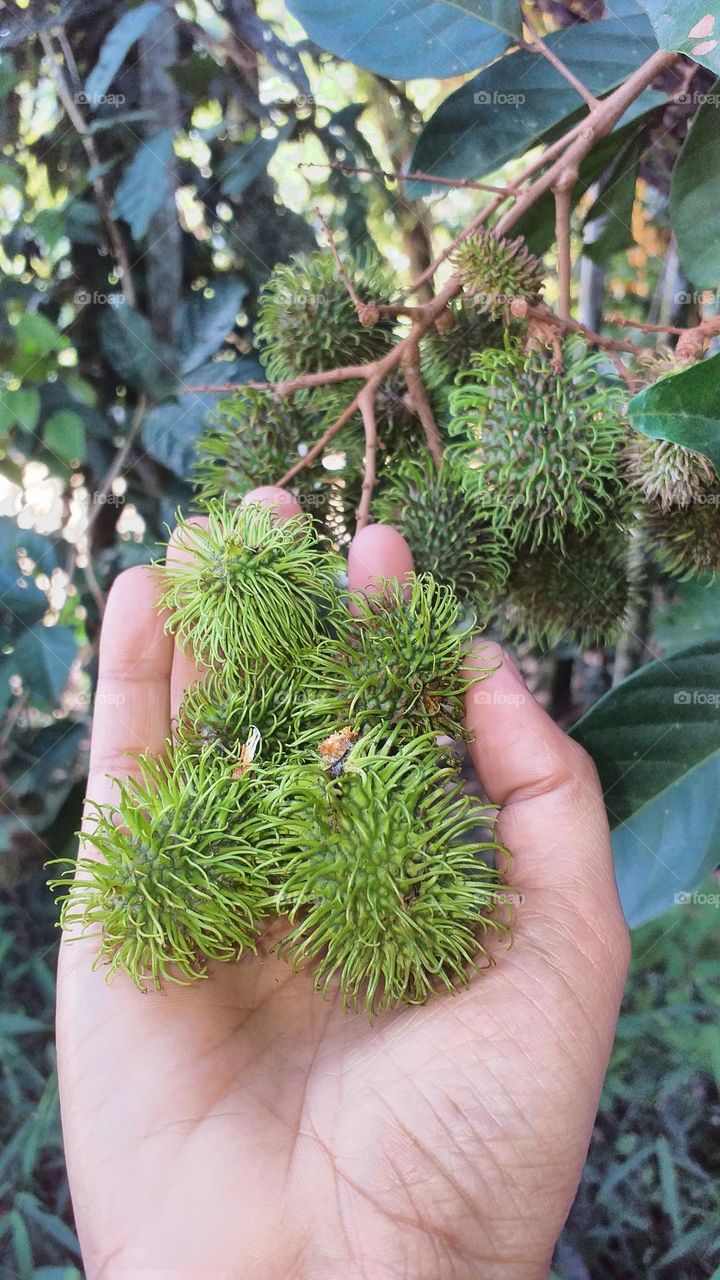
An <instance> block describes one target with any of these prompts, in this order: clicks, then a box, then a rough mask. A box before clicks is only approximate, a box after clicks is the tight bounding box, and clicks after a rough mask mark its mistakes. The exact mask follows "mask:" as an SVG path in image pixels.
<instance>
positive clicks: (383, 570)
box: [348, 524, 413, 595]
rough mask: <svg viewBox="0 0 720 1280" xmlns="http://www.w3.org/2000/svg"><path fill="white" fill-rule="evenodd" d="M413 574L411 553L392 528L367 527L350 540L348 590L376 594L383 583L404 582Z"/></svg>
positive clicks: (376, 525) (369, 525)
mask: <svg viewBox="0 0 720 1280" xmlns="http://www.w3.org/2000/svg"><path fill="white" fill-rule="evenodd" d="M412 572H413V558H412V552H411V550H410V548H409V546H408V544H407V542H406V541H405V539H404V538H403V536H402V534H400V533H398V531H397V529H394V528H393V526H392V525H390V524H368V525H366V526H365V528H364V529H361V530H360V532H359V533H357V534H356V535H355V537H354V538H353V540H352V542H351V544H350V551H349V553H348V586H349V588H350V591H363V592H365V594H366V595H377V593H378V591H380V590H381V589H382V583H383V581H384V580H387V579H397V581H398V582H400V583H403V582H406V581H407V579H408V577H409V576H410V574H411V573H412Z"/></svg>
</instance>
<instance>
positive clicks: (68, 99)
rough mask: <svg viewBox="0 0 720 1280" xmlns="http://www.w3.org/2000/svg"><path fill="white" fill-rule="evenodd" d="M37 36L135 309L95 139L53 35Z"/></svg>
mask: <svg viewBox="0 0 720 1280" xmlns="http://www.w3.org/2000/svg"><path fill="white" fill-rule="evenodd" d="M38 35H39V38H40V43H41V45H42V47H43V49H44V51H45V54H46V56H47V59H48V63H49V65H50V74H51V76H52V78H53V80H54V81H55V87H56V89H57V93H58V97H59V99H60V101H61V102H62V105H63V108H64V110H65V114H66V115H67V117H68V119H69V120H70V122H71V124H72V125H73V126H74V128H75V130H76V132H77V134H78V136H79V138H80V141H81V143H82V145H83V149H84V151H85V155H86V156H87V158H88V161H89V163H90V168H91V170H92V171H93V172H94V173H95V177H93V179H92V188H93V191H94V192H95V199H96V200H97V206H98V211H99V213H100V217H101V218H102V221H103V225H104V227H105V232H106V234H107V238H108V242H109V244H110V248H111V250H112V255H113V258H114V259H115V262H116V263H117V266H118V267H119V268H120V281H121V285H122V291H123V297H124V298H125V301H126V302H127V304H128V306H129V307H134V306H135V305H136V302H137V299H136V295H135V286H134V284H133V279H132V272H131V270H130V259H129V257H128V254H127V250H126V248H125V242H124V240H123V238H122V236H121V234H120V231H119V229H118V226H117V224H116V223H115V221H114V220H113V217H112V214H111V213H110V200H109V199H108V195H107V192H106V190H105V184H104V182H103V180H102V178H101V177H100V176H99V174H100V156H99V155H98V151H97V148H96V146H95V142H94V139H93V136H92V134H91V133H90V131H89V129H88V127H87V124H86V122H85V119H84V116H83V114H82V111H80V110H79V109H78V105H77V103H76V101H75V99H74V98H73V95H72V94H71V92H70V90H69V88H68V86H67V84H66V82H65V77H64V76H63V73H62V69H61V66H60V64H59V62H58V61H57V58H56V55H55V50H54V49H53V45H52V40H51V38H50V36H49V35H48V33H47V31H40V32H39V33H38Z"/></svg>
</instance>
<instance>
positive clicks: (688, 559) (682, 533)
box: [643, 484, 720, 582]
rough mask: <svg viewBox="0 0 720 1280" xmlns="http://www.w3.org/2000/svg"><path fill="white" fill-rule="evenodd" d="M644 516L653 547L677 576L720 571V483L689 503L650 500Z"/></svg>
mask: <svg viewBox="0 0 720 1280" xmlns="http://www.w3.org/2000/svg"><path fill="white" fill-rule="evenodd" d="M643 518H644V524H645V529H646V531H647V533H648V534H649V535H650V545H651V547H652V548H653V550H655V551H657V553H658V557H659V559H660V561H661V563H662V565H663V566H664V567H665V568H666V569H667V570H668V571H669V572H670V573H672V574H673V576H674V577H676V578H678V579H679V580H680V581H681V582H682V581H684V580H686V579H687V578H692V577H694V576H695V574H701V573H711V574H713V575H714V574H717V573H720V484H716V485H715V487H714V489H712V490H711V491H709V492H708V493H706V494H704V495H703V496H702V497H698V498H697V499H696V500H695V501H694V502H692V503H691V504H690V506H688V507H673V508H671V509H670V510H669V511H663V509H662V507H660V506H656V505H652V504H648V505H647V506H646V507H645V509H644V516H643Z"/></svg>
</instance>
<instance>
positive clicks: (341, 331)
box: [255, 252, 396, 381]
mask: <svg viewBox="0 0 720 1280" xmlns="http://www.w3.org/2000/svg"><path fill="white" fill-rule="evenodd" d="M350 274H351V276H352V280H353V284H354V286H355V290H356V292H357V294H358V296H359V297H360V298H361V299H362V301H363V302H389V301H390V300H391V299H392V297H393V294H394V292H395V290H396V284H395V280H394V277H393V275H392V273H391V272H389V271H388V270H387V268H386V267H384V266H383V265H382V264H381V263H380V262H379V261H378V260H377V259H374V258H372V259H368V260H367V261H366V262H365V263H364V264H362V265H357V266H356V268H355V269H354V270H353V271H351V272H350ZM394 328H395V323H394V321H393V320H392V319H389V318H387V317H381V318H380V319H379V320H378V321H377V323H376V324H374V325H372V326H371V327H369V328H366V327H364V326H363V325H362V324H361V323H360V321H359V320H358V316H357V312H356V311H355V306H354V303H353V301H352V298H350V297H349V295H348V292H347V289H346V288H345V285H344V284H343V282H342V280H341V279H340V277H339V275H338V272H337V268H336V266H335V261H334V259H333V256H332V254H331V253H327V252H318V253H312V254H300V255H298V256H297V257H295V258H294V259H293V260H292V262H291V263H289V264H288V263H283V264H280V265H279V266H276V267H275V269H274V271H273V273H272V275H271V276H270V279H269V280H268V282H267V284H265V285H264V286H263V288H262V290H261V292H260V301H259V313H258V322H257V325H256V326H255V336H256V338H257V340H258V341H259V342H260V343H261V344H262V345H263V346H264V348H265V350H264V352H261V358H262V360H263V363H264V364H265V368H266V369H267V373H268V377H269V378H270V379H271V380H272V381H281V380H282V379H284V378H292V377H295V376H297V375H299V374H302V373H317V372H319V371H320V370H323V369H332V368H335V367H336V366H339V365H355V364H363V363H365V362H366V361H368V360H375V359H377V358H378V357H379V356H381V355H383V354H384V353H385V352H386V351H387V350H388V348H389V346H390V344H391V342H392V336H393V332H394Z"/></svg>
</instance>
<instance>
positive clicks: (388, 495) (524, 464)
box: [199, 231, 720, 647]
mask: <svg viewBox="0 0 720 1280" xmlns="http://www.w3.org/2000/svg"><path fill="white" fill-rule="evenodd" d="M454 266H455V269H456V271H457V272H458V273H459V275H460V276H461V278H462V282H463V291H462V293H461V295H460V296H459V297H458V298H457V299H456V300H455V301H454V302H453V303H452V304H451V305H450V307H449V308H448V310H447V312H446V313H445V314H444V315H443V317H442V321H443V323H442V324H438V325H437V326H436V328H434V329H433V330H431V331H430V332H429V333H428V334H427V335H426V336H425V337H424V338H423V340H422V344H421V365H422V374H423V378H424V381H425V385H426V387H427V390H428V393H429V396H430V399H431V403H432V407H433V410H434V414H435V418H436V421H437V423H438V426H439V429H440V431H441V434H442V436H443V437H444V442H445V459H444V461H443V464H442V467H441V468H440V470H439V471H438V469H437V468H436V467H435V464H434V462H433V461H432V459H431V458H430V456H429V454H427V452H426V451H425V449H424V439H425V437H424V434H423V431H422V428H421V424H420V423H419V421H418V419H417V417H416V416H415V414H414V412H413V410H412V409H411V407H409V404H408V397H407V395H406V393H405V389H404V385H403V378H402V374H401V373H399V372H397V371H396V372H394V373H393V374H391V375H389V376H388V378H387V379H386V382H385V384H384V385H383V386H382V388H381V389H380V392H379V395H378V400H377V413H378V434H379V441H380V446H381V447H380V452H379V465H378V480H377V486H376V497H375V502H374V514H375V516H376V518H378V519H382V520H386V521H389V522H392V523H394V524H395V525H396V526H397V527H398V528H399V529H400V531H401V532H402V533H403V534H404V536H405V537H406V538H407V540H408V542H409V543H410V546H411V549H412V551H413V554H414V557H415V563H416V565H417V566H418V568H419V569H420V570H421V571H426V572H430V573H432V574H433V575H434V576H435V577H436V578H437V579H438V580H439V581H440V582H444V583H449V584H451V585H452V586H453V588H454V590H455V591H456V593H457V596H458V598H459V599H460V600H461V601H463V602H466V603H468V604H469V605H471V606H472V608H473V609H474V611H475V613H476V616H477V618H478V620H479V621H480V622H481V623H483V624H487V623H488V622H490V621H491V620H492V619H493V618H497V619H498V620H499V622H500V624H501V626H502V628H503V630H504V632H505V634H506V635H507V636H508V637H509V638H510V639H513V640H516V641H529V642H531V643H532V644H534V645H537V646H542V647H547V646H550V645H553V644H556V643H558V642H559V641H561V640H566V641H573V642H577V643H579V644H580V645H581V646H584V647H587V646H592V645H604V644H609V643H612V642H613V641H614V640H615V639H617V637H618V635H619V633H620V631H621V628H622V624H623V619H624V617H625V615H626V610H627V607H628V605H629V603H630V602H631V600H632V598H633V595H634V592H635V590H636V583H635V581H634V577H633V570H632V568H630V567H629V565H630V564H631V562H632V560H633V557H632V556H629V555H628V547H629V543H630V538H631V534H632V533H633V532H634V531H636V530H637V531H639V532H640V534H641V536H642V537H643V538H644V539H645V541H646V543H647V545H648V549H649V550H650V551H651V552H654V553H655V555H656V559H657V562H658V565H659V567H660V569H661V571H662V572H663V573H667V574H669V575H670V576H674V577H683V576H690V575H693V574H697V573H705V572H711V573H714V572H716V571H717V570H719V569H720V510H719V503H720V482H719V481H718V477H717V476H716V474H715V472H714V470H713V467H712V465H711V463H710V462H709V461H708V459H707V458H705V457H704V456H703V455H701V454H698V453H695V452H692V451H691V450H688V449H686V448H684V447H683V446H681V445H678V444H672V443H671V442H669V441H666V440H652V439H649V438H648V437H645V436H642V435H639V434H637V433H635V432H634V431H633V430H632V429H631V427H630V426H629V424H628V422H627V421H626V419H625V417H624V405H625V400H626V398H627V394H628V393H627V388H626V387H625V385H624V384H620V383H619V382H618V378H617V375H616V374H615V371H614V370H613V368H612V366H610V365H609V364H608V361H607V360H606V359H605V358H604V357H603V356H602V355H601V354H598V353H596V352H593V351H591V350H590V349H589V348H588V347H587V345H586V344H585V343H584V342H583V341H582V340H581V339H578V338H574V337H573V338H572V339H568V340H566V341H565V342H564V343H563V344H562V347H561V349H560V350H559V351H558V350H557V349H553V348H551V347H546V346H544V345H543V344H542V339H541V337H538V332H539V330H538V329H537V328H536V330H535V333H534V335H533V334H532V333H531V331H530V330H529V329H528V325H527V323H526V322H525V321H523V320H521V319H518V318H517V314H516V313H517V311H518V308H517V307H515V308H514V307H513V303H515V302H516V301H517V300H519V299H521V300H522V301H523V302H524V303H525V304H527V306H528V307H530V308H532V307H533V306H535V305H536V304H537V303H538V302H539V301H540V299H541V293H542V287H543V268H542V264H541V262H540V261H539V260H538V259H537V258H535V257H533V256H532V254H530V253H529V251H528V249H527V247H526V246H525V244H524V242H523V241H522V239H521V238H517V239H515V240H503V239H499V238H497V237H496V236H494V235H493V234H492V233H491V232H489V231H485V232H480V233H479V234H478V235H475V236H472V237H469V238H468V239H466V240H465V241H464V242H462V243H461V244H460V246H459V247H458V248H457V250H456V252H455V255H454ZM353 279H354V285H355V289H356V292H357V295H358V297H359V298H360V299H361V300H362V301H363V302H366V303H372V302H374V303H383V302H388V301H391V300H392V298H393V296H394V294H395V293H396V292H397V285H396V282H395V281H394V280H393V277H392V274H391V273H389V272H388V271H387V270H386V269H385V268H384V267H382V266H380V265H379V264H378V263H377V261H375V260H372V259H371V260H368V261H366V262H365V263H364V264H363V263H361V264H359V265H358V266H357V270H356V271H355V272H354V276H353ZM398 333H399V330H398V328H397V324H396V323H395V322H393V321H392V320H391V319H389V318H388V317H387V316H386V315H385V314H383V315H382V317H381V318H378V320H377V322H376V323H375V324H372V325H370V326H367V325H363V324H361V323H360V322H359V320H358V316H357V313H356V310H355V306H354V304H353V302H352V300H351V299H350V297H349V296H348V292H347V289H346V287H345V285H344V283H343V281H342V280H341V279H340V278H339V276H338V273H337V271H336V269H335V265H334V262H333V259H332V256H331V255H330V254H327V253H317V254H312V255H308V256H304V257H300V258H298V259H296V260H295V261H294V262H293V263H292V264H290V265H285V266H282V267H278V268H276V270H275V272H274V273H273V275H272V277H271V279H270V280H269V282H268V284H267V285H266V287H265V289H264V291H263V294H262V296H261V303H260V314H259V322H258V325H257V337H258V340H259V342H260V344H261V351H264V353H265V355H264V359H265V363H266V367H267V370H268V374H269V376H270V377H272V378H274V379H287V378H290V377H295V376H298V375H300V374H302V373H304V372H315V371H319V370H323V369H328V368H331V367H337V366H341V365H356V364H358V363H360V362H362V361H367V360H373V359H377V358H378V357H380V356H382V355H384V354H386V352H387V351H388V350H389V349H390V346H391V344H392V343H393V341H396V340H397V337H398ZM530 338H532V340H529V339H530ZM558 357H559V358H558ZM656 364H657V362H656ZM674 368H675V366H674V363H673V360H672V357H670V358H669V359H668V360H666V361H665V362H664V364H662V367H660V366H659V365H658V367H656V368H654V369H653V370H652V371H650V377H651V380H654V378H655V377H657V376H658V373H665V374H668V373H669V374H670V376H671V375H672V372H673V371H674ZM647 372H648V371H647V370H646V371H645V373H647ZM638 374H639V376H643V370H642V369H639V370H638ZM356 389H357V386H356V385H355V384H352V383H350V384H348V383H340V384H337V383H336V384H332V385H331V386H328V387H319V388H315V389H313V390H312V391H304V392H301V393H299V394H297V395H296V396H294V397H293V398H292V399H291V400H282V401H278V400H277V399H276V398H274V397H273V394H272V393H271V392H263V391H251V390H248V389H244V390H243V389H240V390H239V391H238V393H237V394H236V395H235V396H234V397H233V398H232V399H231V400H229V401H227V402H226V403H225V404H224V405H222V406H221V407H220V410H219V413H218V419H217V422H216V424H215V425H214V427H213V428H212V429H211V431H209V432H208V433H207V435H206V436H205V437H204V438H203V439H202V440H201V442H200V450H199V453H200V463H199V472H200V477H201V480H202V484H203V492H204V494H205V496H206V497H207V496H209V497H214V496H219V495H220V494H222V493H229V494H230V495H231V496H232V497H233V498H238V497H240V496H241V495H242V493H243V492H246V491H247V490H248V489H249V488H251V487H252V486H253V485H256V484H263V483H269V482H271V481H276V480H277V479H278V477H279V476H280V475H282V474H283V473H284V472H285V471H286V470H287V469H288V466H289V465H291V464H292V462H293V461H296V460H297V459H298V457H299V456H301V454H302V452H303V450H304V449H305V448H306V447H307V445H308V444H310V443H312V442H314V440H316V439H317V438H318V436H319V435H320V434H321V432H322V430H323V428H324V427H325V426H326V425H328V424H329V423H330V422H332V421H333V420H335V419H336V418H337V416H338V414H339V413H340V412H341V410H342V409H343V408H344V407H345V405H346V404H347V403H348V401H349V399H350V397H351V395H352V394H353V392H354V391H355V390H356ZM337 439H338V442H339V443H338V445H337V448H335V447H334V446H333V450H332V452H330V453H328V454H327V455H326V456H325V458H320V459H318V460H317V461H316V463H315V464H314V465H313V466H311V467H308V468H305V469H303V470H302V471H300V472H299V474H298V476H297V478H296V481H295V486H296V488H295V492H296V496H297V497H298V499H299V501H300V502H301V503H302V504H303V505H304V507H305V508H306V509H307V510H308V511H310V512H311V514H312V516H313V518H314V520H315V522H316V524H317V525H318V527H319V528H320V529H322V530H323V531H324V532H326V533H328V534H329V535H330V536H331V537H332V538H333V539H334V540H335V542H336V543H342V542H343V541H346V540H347V539H348V538H349V537H350V536H351V535H352V531H353V520H354V511H355V508H356V506H357V502H358V498H359V494H360V483H361V475H362V456H363V433H362V423H361V421H360V418H359V415H358V416H357V417H356V419H355V420H351V422H350V423H348V425H347V427H346V428H345V429H344V430H343V432H342V433H341V434H340V435H339V436H338V438H337Z"/></svg>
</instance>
